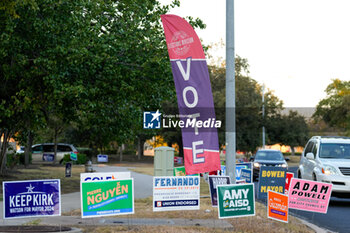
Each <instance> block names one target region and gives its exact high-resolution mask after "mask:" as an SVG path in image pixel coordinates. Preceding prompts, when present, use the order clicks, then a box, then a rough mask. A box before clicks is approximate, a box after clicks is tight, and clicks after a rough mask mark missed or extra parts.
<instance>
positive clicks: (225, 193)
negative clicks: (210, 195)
mask: <svg viewBox="0 0 350 233" xmlns="http://www.w3.org/2000/svg"><path fill="white" fill-rule="evenodd" d="M217 197H218V214H219V218H220V219H221V218H235V217H246V216H254V215H255V198H254V184H231V185H218V186H217Z"/></svg>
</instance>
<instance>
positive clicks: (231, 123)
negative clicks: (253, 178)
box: [226, 0, 236, 184]
mask: <svg viewBox="0 0 350 233" xmlns="http://www.w3.org/2000/svg"><path fill="white" fill-rule="evenodd" d="M235 88H236V87H235V37H234V0H226V173H227V175H228V176H230V179H231V182H232V183H233V184H234V183H236V175H235V172H234V171H236V90H235Z"/></svg>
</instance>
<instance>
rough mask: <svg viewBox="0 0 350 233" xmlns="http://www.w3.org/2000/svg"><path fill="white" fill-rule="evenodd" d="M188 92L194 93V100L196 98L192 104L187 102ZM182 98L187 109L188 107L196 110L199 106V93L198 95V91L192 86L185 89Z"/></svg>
mask: <svg viewBox="0 0 350 233" xmlns="http://www.w3.org/2000/svg"><path fill="white" fill-rule="evenodd" d="M188 91H191V92H192V94H193V98H194V99H193V103H191V104H190V103H189V102H188V100H187V92H188ZM182 97H183V99H184V102H185V105H186V107H188V108H194V107H196V105H197V104H198V93H197V90H196V89H194V87H191V86H188V87H185V89H184V90H183V91H182Z"/></svg>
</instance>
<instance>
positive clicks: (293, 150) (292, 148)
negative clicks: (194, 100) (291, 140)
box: [290, 146, 295, 155]
mask: <svg viewBox="0 0 350 233" xmlns="http://www.w3.org/2000/svg"><path fill="white" fill-rule="evenodd" d="M290 151H291V152H292V155H295V148H294V146H291V147H290Z"/></svg>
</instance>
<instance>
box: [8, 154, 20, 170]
mask: <svg viewBox="0 0 350 233" xmlns="http://www.w3.org/2000/svg"><path fill="white" fill-rule="evenodd" d="M18 164H19V156H18V155H17V154H16V153H9V154H7V155H6V166H7V167H9V168H13V167H14V166H16V165H18Z"/></svg>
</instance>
